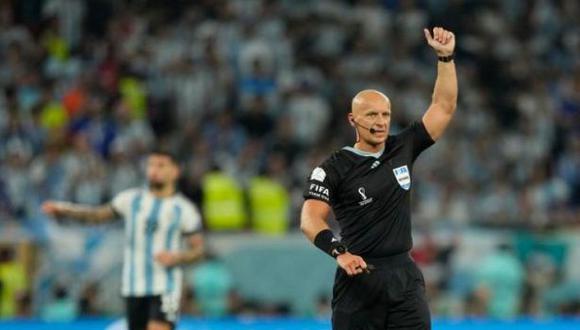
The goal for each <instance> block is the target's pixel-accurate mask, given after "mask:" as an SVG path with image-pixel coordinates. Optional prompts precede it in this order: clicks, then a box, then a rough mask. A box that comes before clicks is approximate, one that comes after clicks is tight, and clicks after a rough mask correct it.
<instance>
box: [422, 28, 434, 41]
mask: <svg viewBox="0 0 580 330" xmlns="http://www.w3.org/2000/svg"><path fill="white" fill-rule="evenodd" d="M423 33H425V39H427V42H428V43H429V44H430V43H431V42H432V41H433V37H432V36H431V32H429V30H428V29H426V28H425V29H423Z"/></svg>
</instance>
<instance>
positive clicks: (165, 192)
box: [149, 184, 175, 198]
mask: <svg viewBox="0 0 580 330" xmlns="http://www.w3.org/2000/svg"><path fill="white" fill-rule="evenodd" d="M149 191H150V192H151V193H152V194H153V196H155V197H157V198H166V197H170V196H172V195H173V194H175V186H173V185H171V184H168V185H165V186H164V187H162V188H160V189H153V188H149Z"/></svg>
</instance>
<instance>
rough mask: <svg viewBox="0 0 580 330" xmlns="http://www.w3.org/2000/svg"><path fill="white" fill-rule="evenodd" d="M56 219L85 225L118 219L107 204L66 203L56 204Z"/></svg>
mask: <svg viewBox="0 0 580 330" xmlns="http://www.w3.org/2000/svg"><path fill="white" fill-rule="evenodd" d="M56 216H57V217H64V218H71V219H74V220H79V221H83V222H86V223H92V224H99V223H104V222H108V221H111V220H114V219H116V218H118V216H117V213H116V212H115V210H114V209H113V207H112V206H111V205H109V204H106V205H100V206H87V205H79V204H73V203H67V202H61V203H59V204H58V211H57V212H56Z"/></svg>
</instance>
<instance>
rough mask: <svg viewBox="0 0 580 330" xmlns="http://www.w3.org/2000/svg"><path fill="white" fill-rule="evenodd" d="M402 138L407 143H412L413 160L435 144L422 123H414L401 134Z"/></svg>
mask: <svg viewBox="0 0 580 330" xmlns="http://www.w3.org/2000/svg"><path fill="white" fill-rule="evenodd" d="M400 136H401V137H402V138H403V139H404V140H405V143H411V145H412V152H413V160H415V159H417V157H418V156H419V155H420V154H421V153H422V152H423V151H424V150H425V149H427V148H429V147H430V146H432V145H433V144H434V143H435V141H433V139H432V138H431V136H430V135H429V132H427V129H426V128H425V125H424V124H423V122H422V121H415V122H413V123H412V124H411V125H410V126H409V127H407V128H406V129H405V130H404V131H403V132H401V134H400Z"/></svg>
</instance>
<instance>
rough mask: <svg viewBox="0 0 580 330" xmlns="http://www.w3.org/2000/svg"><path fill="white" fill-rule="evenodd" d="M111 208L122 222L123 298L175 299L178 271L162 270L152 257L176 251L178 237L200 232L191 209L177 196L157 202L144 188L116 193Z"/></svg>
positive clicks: (179, 278) (179, 281)
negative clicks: (154, 297)
mask: <svg viewBox="0 0 580 330" xmlns="http://www.w3.org/2000/svg"><path fill="white" fill-rule="evenodd" d="M112 206H113V209H114V210H115V211H116V212H117V213H119V214H120V215H121V216H123V218H124V221H125V237H126V240H125V250H124V262H123V283H122V293H123V296H125V297H142V296H149V295H166V294H176V295H179V293H180V292H181V285H182V278H183V271H182V269H181V268H180V267H172V268H166V267H164V266H162V265H161V264H159V263H158V262H157V261H155V255H156V254H157V253H159V252H161V251H179V250H180V248H181V237H182V235H188V234H193V233H196V232H198V231H199V230H200V229H201V218H200V215H199V211H198V210H197V208H196V207H195V205H194V204H193V203H192V202H190V201H189V200H188V199H187V198H185V196H183V195H181V194H179V193H177V194H175V195H173V196H171V197H166V198H158V197H155V195H153V194H152V193H151V192H150V191H149V190H148V189H147V188H135V189H128V190H125V191H122V192H120V193H119V194H118V195H117V196H115V198H114V199H113V201H112Z"/></svg>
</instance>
